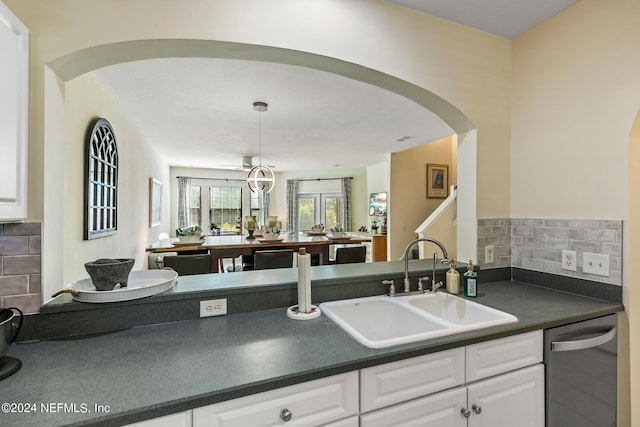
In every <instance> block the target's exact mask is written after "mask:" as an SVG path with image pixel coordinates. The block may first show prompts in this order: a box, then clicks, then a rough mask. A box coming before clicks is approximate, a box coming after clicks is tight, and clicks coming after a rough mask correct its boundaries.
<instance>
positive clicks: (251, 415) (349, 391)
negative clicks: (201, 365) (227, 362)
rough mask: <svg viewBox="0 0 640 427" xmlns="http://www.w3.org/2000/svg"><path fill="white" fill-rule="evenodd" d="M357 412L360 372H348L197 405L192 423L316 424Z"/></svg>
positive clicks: (213, 426) (240, 426)
mask: <svg viewBox="0 0 640 427" xmlns="http://www.w3.org/2000/svg"><path fill="white" fill-rule="evenodd" d="M284 412H286V413H290V414H291V419H290V420H289V421H288V422H285V421H284V420H283V419H282V418H283V415H282V414H283V413H284ZM357 413H358V373H357V372H349V373H347V374H341V375H335V376H332V377H328V378H322V379H319V380H314V381H309V382H306V383H302V384H296V385H293V386H289V387H283V388H280V389H276V390H271V391H267V392H264V393H258V394H254V395H251V396H246V397H241V398H239V399H234V400H229V401H226V402H221V403H216V404H214V405H209V406H205V407H202V408H197V409H194V410H193V427H232V426H237V427H246V426H252V427H260V426H278V425H286V426H287V427H292V426H313V425H322V424H327V423H330V422H332V421H337V420H340V419H342V418H347V417H349V416H352V415H357Z"/></svg>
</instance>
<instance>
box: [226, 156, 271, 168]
mask: <svg viewBox="0 0 640 427" xmlns="http://www.w3.org/2000/svg"><path fill="white" fill-rule="evenodd" d="M254 166H255V165H254V164H253V157H251V156H242V161H241V162H240V164H235V165H218V166H216V167H217V168H219V169H227V170H233V171H245V172H248V171H250V170H251V169H252V168H253V167H254ZM267 166H269V167H270V168H271V169H274V168H275V166H272V165H267Z"/></svg>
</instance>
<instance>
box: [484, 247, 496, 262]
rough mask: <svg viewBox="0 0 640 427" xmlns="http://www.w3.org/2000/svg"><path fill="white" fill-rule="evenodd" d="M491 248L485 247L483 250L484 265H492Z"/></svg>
mask: <svg viewBox="0 0 640 427" xmlns="http://www.w3.org/2000/svg"><path fill="white" fill-rule="evenodd" d="M493 262H494V261H493V246H485V248H484V263H485V264H493Z"/></svg>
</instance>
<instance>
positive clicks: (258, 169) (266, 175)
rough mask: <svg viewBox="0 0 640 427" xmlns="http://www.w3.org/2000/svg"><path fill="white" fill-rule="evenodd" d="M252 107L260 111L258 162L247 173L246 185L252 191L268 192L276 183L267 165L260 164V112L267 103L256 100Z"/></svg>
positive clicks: (265, 107) (265, 108)
mask: <svg viewBox="0 0 640 427" xmlns="http://www.w3.org/2000/svg"><path fill="white" fill-rule="evenodd" d="M253 109H254V110H256V111H257V112H259V113H260V131H259V135H258V143H259V147H258V148H259V151H258V155H259V157H258V164H257V165H256V166H254V167H253V168H252V169H251V170H250V171H249V173H248V174H247V185H248V186H249V189H250V190H251V191H252V192H254V193H257V192H258V191H265V192H267V193H270V192H271V190H273V186H274V184H275V183H276V176H275V174H274V173H273V170H271V168H270V167H269V166H266V165H263V164H262V113H264V112H265V111H267V110H268V109H269V105H268V104H267V103H266V102H260V101H256V102H254V103H253Z"/></svg>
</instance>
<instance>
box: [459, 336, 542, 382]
mask: <svg viewBox="0 0 640 427" xmlns="http://www.w3.org/2000/svg"><path fill="white" fill-rule="evenodd" d="M542 342H543V335H542V331H541V330H540V331H534V332H528V333H526V334H520V335H515V336H512V337H506V338H500V339H497V340H492V341H487V342H483V343H478V344H472V345H469V346H467V377H466V382H467V383H469V382H472V381H476V380H479V379H482V378H488V377H492V376H494V375H498V374H501V373H503V372H509V371H513V370H514V369H518V368H524V367H525V366H530V365H533V364H535V363H539V362H542V345H543V344H542Z"/></svg>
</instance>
